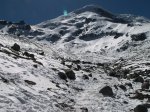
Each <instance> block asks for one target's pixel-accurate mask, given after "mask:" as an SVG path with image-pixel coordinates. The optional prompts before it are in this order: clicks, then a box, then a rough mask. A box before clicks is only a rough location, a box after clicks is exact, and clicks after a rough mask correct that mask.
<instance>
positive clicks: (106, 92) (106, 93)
mask: <svg viewBox="0 0 150 112" xmlns="http://www.w3.org/2000/svg"><path fill="white" fill-rule="evenodd" d="M99 93H102V94H103V95H104V96H109V97H112V96H113V95H114V93H113V91H112V88H111V87H109V86H105V87H103V88H102V89H101V90H100V91H99Z"/></svg>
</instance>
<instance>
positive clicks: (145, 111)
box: [134, 105, 148, 112]
mask: <svg viewBox="0 0 150 112" xmlns="http://www.w3.org/2000/svg"><path fill="white" fill-rule="evenodd" d="M134 112H148V109H147V108H146V107H145V106H144V105H138V106H136V107H135V108H134Z"/></svg>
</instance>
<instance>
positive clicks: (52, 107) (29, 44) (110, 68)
mask: <svg viewBox="0 0 150 112" xmlns="http://www.w3.org/2000/svg"><path fill="white" fill-rule="evenodd" d="M0 28H1V29H0V78H1V79H0V111H2V112H7V111H8V112H56V111H57V112H88V111H89V112H133V109H134V108H135V107H136V106H137V105H139V104H143V105H144V107H146V108H149V107H150V106H149V105H150V104H149V97H150V92H149V89H148V90H147V89H146V90H141V84H142V83H143V80H149V74H150V66H149V65H150V63H149V62H150V58H149V57H150V56H149V52H150V51H149V49H150V22H149V20H148V19H145V18H143V17H137V16H133V15H116V14H111V13H110V12H108V11H106V10H104V9H102V8H100V7H97V6H86V7H83V8H81V9H78V10H76V11H73V12H71V13H70V14H69V15H68V16H60V17H58V18H56V19H53V20H48V21H45V22H42V23H40V24H38V25H34V26H30V25H27V24H25V23H23V22H19V23H11V22H7V21H0ZM14 43H17V44H18V45H20V48H21V50H20V51H19V52H17V51H14V50H13V49H12V48H11V46H13V45H14ZM25 52H28V53H29V54H34V58H32V57H30V56H26V55H23V54H25ZM43 52H44V54H43ZM67 71H72V72H73V73H72V72H69V74H71V76H72V75H73V74H74V73H75V77H76V78H75V79H70V78H69V76H67V73H68V72H67ZM63 73H64V74H63ZM64 75H65V76H64ZM66 76H67V77H68V78H67V79H66ZM72 77H73V76H72ZM64 79H65V80H64ZM105 86H109V87H111V88H112V91H113V96H107V97H106V96H105V95H102V94H101V93H100V90H101V89H102V88H103V87H105ZM106 91H107V92H108V90H106ZM109 92H110V91H109ZM137 94H140V95H141V96H137Z"/></svg>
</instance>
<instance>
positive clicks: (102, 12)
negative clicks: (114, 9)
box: [73, 5, 114, 18]
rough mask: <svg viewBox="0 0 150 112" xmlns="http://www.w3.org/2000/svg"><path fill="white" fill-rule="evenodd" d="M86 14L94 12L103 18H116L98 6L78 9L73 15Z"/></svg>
mask: <svg viewBox="0 0 150 112" xmlns="http://www.w3.org/2000/svg"><path fill="white" fill-rule="evenodd" d="M84 12H94V13H97V14H99V15H101V16H104V17H109V18H112V17H113V16H114V15H113V14H112V13H110V12H109V11H107V10H105V9H103V8H101V7H100V6H97V5H86V6H84V7H82V8H80V9H77V10H76V11H74V12H73V13H75V14H80V13H84Z"/></svg>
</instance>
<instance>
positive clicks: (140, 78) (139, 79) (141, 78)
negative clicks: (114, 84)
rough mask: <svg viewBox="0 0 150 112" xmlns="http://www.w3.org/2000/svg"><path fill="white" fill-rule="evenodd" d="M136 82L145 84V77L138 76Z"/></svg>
mask: <svg viewBox="0 0 150 112" xmlns="http://www.w3.org/2000/svg"><path fill="white" fill-rule="evenodd" d="M134 82H141V83H143V82H144V79H143V77H141V76H138V77H136V78H135V79H134Z"/></svg>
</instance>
